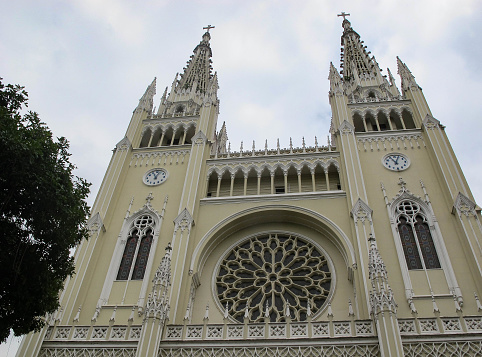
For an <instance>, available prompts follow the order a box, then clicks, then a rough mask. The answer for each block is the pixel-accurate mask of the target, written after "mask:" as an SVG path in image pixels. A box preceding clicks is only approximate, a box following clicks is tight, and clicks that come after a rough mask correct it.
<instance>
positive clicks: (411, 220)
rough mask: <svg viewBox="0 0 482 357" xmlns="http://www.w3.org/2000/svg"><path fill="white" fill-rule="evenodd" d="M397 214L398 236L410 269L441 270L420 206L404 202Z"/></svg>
mask: <svg viewBox="0 0 482 357" xmlns="http://www.w3.org/2000/svg"><path fill="white" fill-rule="evenodd" d="M397 213H398V214H399V216H398V218H397V222H398V234H399V235H400V240H401V243H402V248H403V253H404V255H405V260H406V262H407V267H408V269H409V270H413V269H424V268H425V269H437V268H440V261H439V259H438V256H437V251H436V249H435V245H434V243H433V239H432V234H431V233H430V227H429V225H428V223H427V219H426V217H425V215H424V213H423V211H422V209H421V207H420V205H419V204H418V203H416V202H413V201H409V200H404V201H402V202H400V204H399V205H398V206H397ZM420 257H422V258H423V262H422V259H421V258H420Z"/></svg>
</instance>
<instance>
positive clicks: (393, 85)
mask: <svg viewBox="0 0 482 357" xmlns="http://www.w3.org/2000/svg"><path fill="white" fill-rule="evenodd" d="M387 71H388V79H389V81H390V87H391V88H393V89H394V90H393V91H392V94H394V95H398V96H400V91H399V90H398V87H397V85H396V84H395V77H393V75H392V72H391V71H390V68H387Z"/></svg>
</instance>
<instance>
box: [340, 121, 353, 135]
mask: <svg viewBox="0 0 482 357" xmlns="http://www.w3.org/2000/svg"><path fill="white" fill-rule="evenodd" d="M338 130H339V131H340V133H341V134H342V135H346V134H353V133H354V131H355V127H354V126H353V125H352V124H350V123H349V122H347V121H346V120H344V121H343V123H341V125H340V128H339V129H338Z"/></svg>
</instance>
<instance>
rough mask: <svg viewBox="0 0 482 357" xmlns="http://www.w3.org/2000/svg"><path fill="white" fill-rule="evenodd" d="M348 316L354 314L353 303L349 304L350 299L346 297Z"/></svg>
mask: <svg viewBox="0 0 482 357" xmlns="http://www.w3.org/2000/svg"><path fill="white" fill-rule="evenodd" d="M348 316H355V313H354V312H353V305H352V304H351V299H348Z"/></svg>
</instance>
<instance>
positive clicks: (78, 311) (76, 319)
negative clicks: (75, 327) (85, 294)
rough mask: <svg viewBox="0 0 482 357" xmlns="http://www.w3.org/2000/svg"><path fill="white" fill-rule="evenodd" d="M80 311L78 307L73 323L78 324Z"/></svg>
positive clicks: (80, 307) (80, 308)
mask: <svg viewBox="0 0 482 357" xmlns="http://www.w3.org/2000/svg"><path fill="white" fill-rule="evenodd" d="M81 310H82V305H80V306H79V309H78V310H77V314H76V315H75V317H74V322H79V317H80V311H81Z"/></svg>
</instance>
